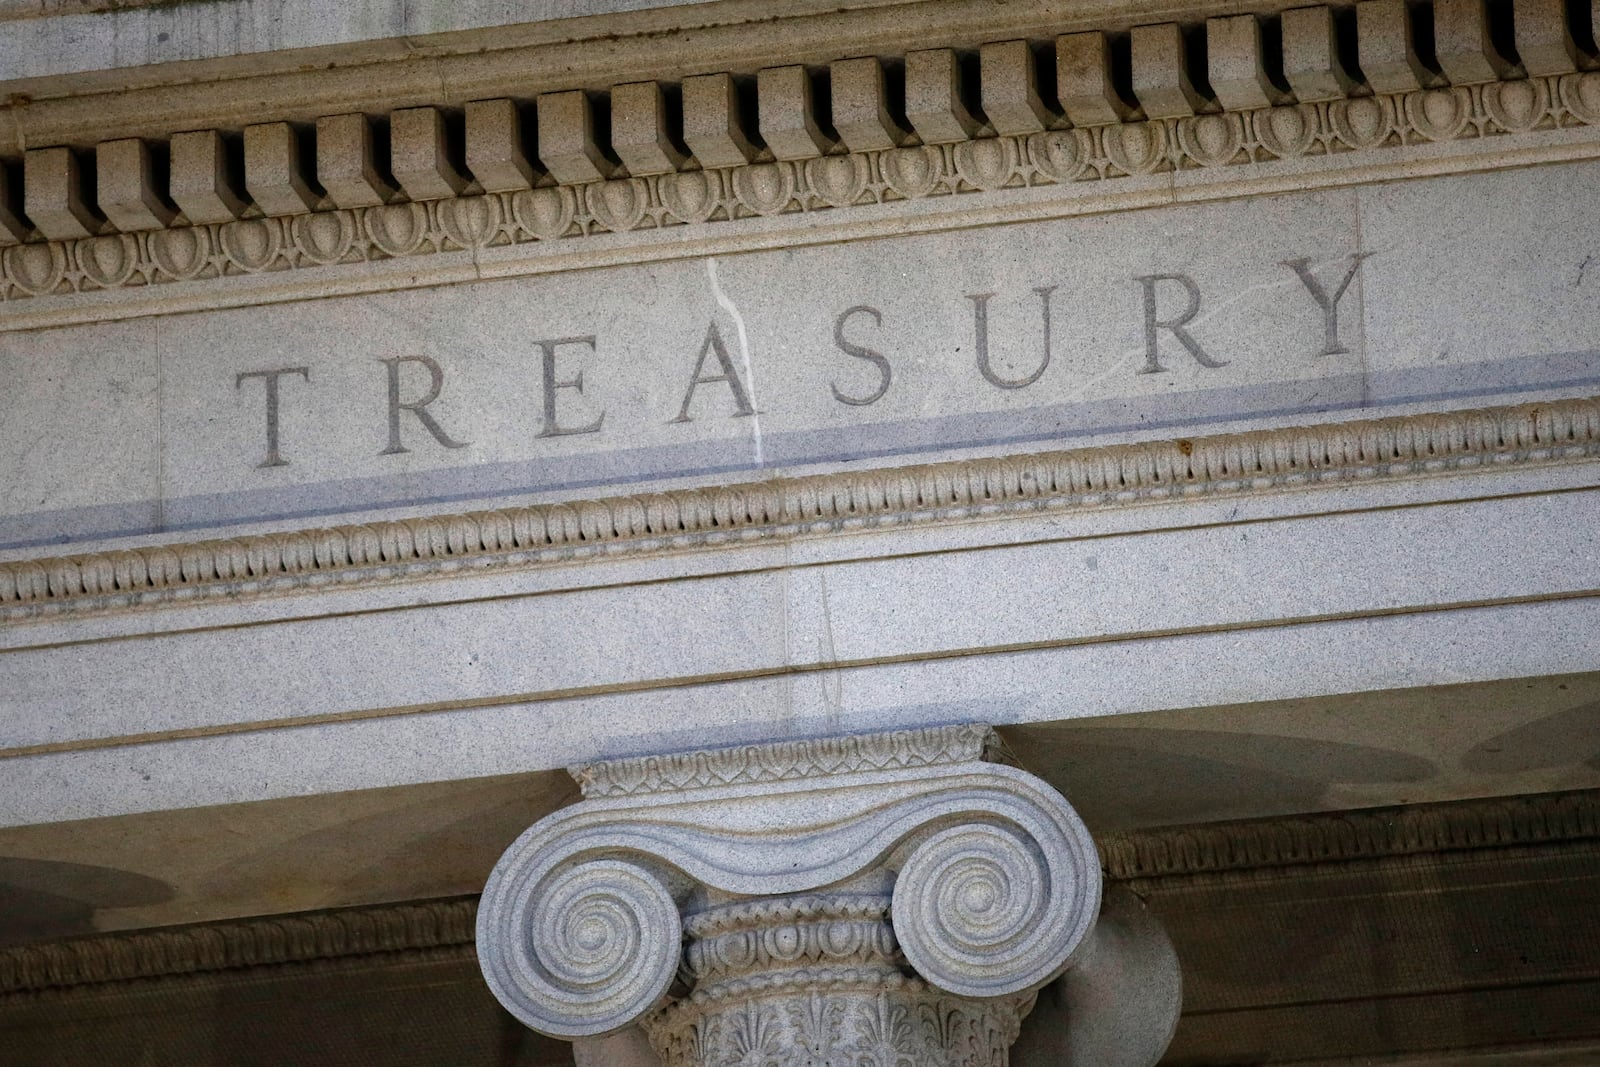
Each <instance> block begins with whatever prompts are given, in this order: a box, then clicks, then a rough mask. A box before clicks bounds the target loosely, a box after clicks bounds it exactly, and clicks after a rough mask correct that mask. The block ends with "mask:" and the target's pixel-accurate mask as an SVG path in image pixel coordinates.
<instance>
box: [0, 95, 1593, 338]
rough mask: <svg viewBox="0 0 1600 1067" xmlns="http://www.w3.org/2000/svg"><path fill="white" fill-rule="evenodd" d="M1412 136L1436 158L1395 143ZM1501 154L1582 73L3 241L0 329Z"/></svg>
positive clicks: (1473, 163) (1555, 144)
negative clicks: (867, 224) (878, 219)
mask: <svg viewBox="0 0 1600 1067" xmlns="http://www.w3.org/2000/svg"><path fill="white" fill-rule="evenodd" d="M1429 148H1449V149H1450V150H1451V152H1452V155H1451V158H1449V159H1448V160H1445V159H1429V158H1415V159H1413V157H1414V156H1417V154H1418V153H1423V154H1424V155H1425V154H1426V152H1427V150H1428V149H1429ZM1519 149H1528V150H1530V151H1535V152H1536V153H1543V156H1542V157H1541V158H1562V159H1576V158H1596V157H1600V72H1593V71H1591V72H1583V73H1576V72H1575V73H1569V74H1563V75H1551V76H1546V77H1541V78H1529V79H1525V80H1516V81H1500V82H1489V83H1487V84H1483V85H1470V86H1459V87H1452V88H1434V89H1423V90H1417V91H1413V92H1408V93H1392V94H1387V95H1374V96H1360V97H1354V98H1350V99H1339V100H1332V101H1318V102H1315V103H1301V104H1290V105H1283V106H1276V107H1263V108H1255V109H1244V110H1237V111H1224V112H1220V113H1211V114H1198V115H1189V116H1184V117H1180V118H1165V119H1159V120H1157V119H1151V120H1144V121H1138V122H1126V123H1121V124H1115V125H1104V126H1089V127H1078V128H1073V129H1062V130H1040V131H1038V132H1034V133H1029V134H1015V135H1002V136H992V137H983V138H979V139H974V140H965V141H959V142H955V143H948V144H934V145H913V146H909V147H899V148H887V149H877V150H865V151H856V152H845V153H843V154H829V155H819V156H816V157H815V158H811V159H801V160H776V161H771V162H756V163H750V164H746V165H743V166H734V167H728V168H723V169H709V170H684V171H674V172H671V173H666V174H659V175H657V174H652V175H648V176H645V177H633V178H613V179H609V180H599V181H590V182H584V183H577V184H567V185H554V186H537V187H533V188H528V189H521V190H517V191H507V192H497V193H477V194H474V195H460V196H450V197H445V198H442V199H437V200H427V201H411V202H403V201H402V202H394V203H386V204H378V205H375V206H369V207H349V208H340V209H334V210H318V211H312V212H309V213H304V214H296V215H290V216H283V217H262V218H243V219H239V220H236V221H231V222H223V223H214V224H208V225H195V226H187V225H185V226H168V227H165V228H154V229H150V230H147V231H140V232H129V233H107V234H102V235H99V236H90V237H81V238H78V239H70V240H52V241H35V242H29V243H23V244H16V245H11V246H9V247H6V248H3V249H0V330H3V329H12V330H14V329H29V328H37V327H41V326H46V325H53V324H60V323H67V322H87V321H108V320H114V319H120V318H127V317H134V316H139V315H148V314H157V313H163V312H170V311H174V310H187V309H191V307H201V306H209V307H223V306H239V305H248V304H254V303H263V302H276V301H284V300H293V299H299V298H305V297H311V296H328V295H337V294H339V293H353V292H365V291H370V290H372V289H374V288H385V289H389V288H409V287H417V286H426V285H432V284H444V283H450V282H459V281H463V280H469V279H472V278H476V277H483V276H496V277H509V276H516V275H519V274H532V273H543V272H549V271H552V270H562V269H569V268H575V267H590V266H596V265H600V264H603V263H607V262H619V263H620V262H630V261H632V260H633V259H636V258H637V257H638V255H639V254H640V253H641V252H644V253H648V254H649V258H662V257H663V256H667V257H683V256H689V255H697V254H702V253H703V252H704V251H705V249H704V248H702V247H700V246H699V245H697V244H696V240H695V239H694V238H691V237H690V235H691V234H696V235H703V237H704V238H706V239H710V240H712V241H714V242H715V241H723V242H725V239H726V238H729V237H734V236H737V235H740V234H746V233H747V234H749V235H750V238H751V240H750V242H749V244H750V247H752V248H755V247H775V246H781V245H784V244H786V243H791V242H792V241H793V240H796V239H798V240H804V241H811V240H815V239H817V236H816V234H815V233H809V231H812V230H814V229H815V228H816V227H817V226H818V225H819V224H825V225H828V226H835V225H847V224H848V220H850V219H851V218H853V217H855V216H856V215H858V214H859V215H860V216H861V217H863V218H867V217H875V216H876V215H881V214H883V213H884V212H886V211H887V212H889V213H890V215H892V216H894V217H897V218H898V217H901V216H904V219H903V221H904V223H905V224H906V225H907V226H909V227H910V231H909V232H916V231H917V230H918V229H919V228H924V229H931V228H943V227H946V226H949V225H954V224H957V222H959V220H956V219H949V218H944V217H942V215H941V213H939V212H937V211H930V212H924V211H921V210H920V209H921V208H927V207H929V206H930V205H934V204H936V203H938V202H939V201H940V198H943V197H955V198H957V199H961V198H970V203H971V204H972V206H973V210H978V211H984V212H988V211H999V212H1001V213H1002V214H1003V213H1004V212H1006V211H1007V210H1011V209H1015V208H1019V207H1021V208H1025V209H1026V214H1027V215H1028V216H1029V217H1051V216H1056V217H1060V216H1070V215H1075V214H1083V213H1096V212H1104V211H1108V210H1116V209H1119V208H1122V207H1142V206H1151V205H1155V204H1161V203H1168V202H1172V201H1173V200H1175V199H1183V200H1201V199H1221V198H1228V197H1234V196H1240V195H1246V194H1252V193H1256V192H1260V191H1262V188H1263V183H1266V185H1268V186H1271V185H1273V184H1274V182H1276V185H1278V186H1281V187H1282V189H1284V190H1288V189H1293V188H1301V187H1312V186H1318V185H1327V184H1355V183H1361V182H1364V181H1375V180H1390V179H1392V178H1394V177H1396V176H1402V175H1396V174H1394V173H1391V170H1390V168H1389V166H1388V164H1389V162H1390V161H1391V160H1394V159H1397V158H1403V159H1405V160H1406V161H1407V163H1408V164H1410V163H1415V164H1416V167H1415V169H1416V171H1417V172H1418V173H1446V172H1452V171H1462V170H1473V169H1484V168H1489V167H1498V166H1505V165H1511V164H1515V163H1517V162H1519V160H1518V159H1517V158H1516V155H1517V152H1518V151H1519ZM1526 161H1527V160H1521V162H1526ZM1152 178H1155V179H1165V180H1161V181H1159V182H1158V183H1157V184H1151V183H1150V181H1149V179H1152ZM1130 179H1131V180H1130ZM1140 179H1144V181H1143V182H1142V183H1141V181H1140ZM1124 196H1126V197H1127V199H1126V202H1123V201H1122V199H1121V198H1123V197H1124ZM952 203H953V201H952ZM897 205H899V206H901V207H903V208H905V210H901V207H897ZM913 208H915V209H917V210H914V209H913ZM825 213H834V214H832V215H827V214H825ZM962 213H963V212H956V213H955V214H958V215H959V214H962ZM819 214H822V215H824V217H822V218H818V217H817V216H818V215H819ZM944 214H949V213H948V212H946V213H944ZM965 224H966V225H971V224H973V222H972V221H970V220H968V221H967V222H966V223H965ZM901 229H902V231H904V230H905V227H904V226H903V227H901ZM657 245H661V247H659V248H658V247H656V246H657ZM708 247H709V246H708ZM386 264H390V266H387V267H386V266H385V265H386Z"/></svg>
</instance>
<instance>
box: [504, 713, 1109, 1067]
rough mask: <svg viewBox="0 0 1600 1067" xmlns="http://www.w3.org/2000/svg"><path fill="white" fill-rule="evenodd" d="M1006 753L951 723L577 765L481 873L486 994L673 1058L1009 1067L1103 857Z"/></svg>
mask: <svg viewBox="0 0 1600 1067" xmlns="http://www.w3.org/2000/svg"><path fill="white" fill-rule="evenodd" d="M997 757H1003V750H1002V749H1001V748H1000V746H999V744H998V741H997V739H996V738H995V736H994V734H993V731H991V730H989V729H988V728H987V727H981V726H973V725H964V726H949V727H932V728H926V729H921V730H903V731H896V732H891V733H883V734H868V735H859V736H856V737H852V738H847V739H846V738H825V739H819V740H811V741H786V742H780V743H774V744H768V745H746V746H742V747H738V748H730V749H723V750H717V751H707V752H699V753H688V754H684V755H678V756H669V757H648V758H644V759H630V760H617V761H609V762H607V763H601V764H596V765H591V766H589V767H585V768H582V769H581V770H579V771H577V772H575V776H576V777H578V778H579V780H580V782H582V783H583V784H584V786H585V794H586V795H585V799H584V800H583V801H581V802H580V803H578V804H576V805H574V806H573V807H571V808H568V809H566V810H564V811H561V812H558V813H556V814H555V815H552V816H550V817H548V818H546V819H545V820H543V821H542V822H540V823H539V824H537V825H535V826H534V827H532V828H530V829H529V830H528V832H526V833H525V834H523V835H522V837H521V838H519V839H518V840H517V842H516V843H514V844H513V845H512V846H511V848H509V849H508V850H507V851H506V854H505V855H504V856H502V857H501V859H500V862H499V863H498V864H497V865H496V867H495V870H494V873H493V874H492V875H491V876H490V879H489V883H488V885H487V887H486V888H485V890H484V895H483V899H482V903H481V905H480V910H479V913H478V953H479V957H480V960H481V962H482V966H483V971H484V974H485V976H486V978H487V979H488V983H489V987H490V989H491V990H493V992H494V993H495V995H496V996H497V997H498V998H499V999H500V1001H501V1003H503V1004H504V1005H505V1006H506V1008H507V1009H508V1010H509V1011H510V1012H511V1013H512V1014H513V1015H515V1016H516V1017H517V1018H519V1019H521V1020H522V1021H523V1022H524V1023H526V1024H527V1025H529V1026H531V1027H533V1028H535V1029H538V1030H541V1031H543V1032H545V1033H548V1034H553V1035H556V1036H560V1037H569V1038H572V1037H583V1036H595V1035H602V1034H607V1033H610V1032H612V1031H615V1030H618V1029H620V1028H622V1027H624V1026H628V1025H631V1024H634V1023H638V1024H639V1025H641V1026H643V1028H644V1030H645V1032H646V1033H647V1034H648V1035H649V1037H650V1039H651V1041H652V1043H653V1044H654V1045H655V1047H656V1048H657V1050H658V1052H659V1053H660V1054H661V1056H662V1057H663V1058H664V1060H665V1062H666V1063H667V1064H668V1065H671V1067H691V1065H693V1067H712V1065H718V1067H721V1065H726V1064H739V1065H746V1064H748V1065H752V1067H790V1065H793V1067H801V1065H808V1067H865V1065H882V1067H927V1065H932V1067H1003V1065H1004V1064H1005V1062H1006V1050H1007V1048H1008V1047H1009V1046H1010V1045H1011V1043H1012V1042H1013V1041H1014V1040H1015V1038H1016V1036H1017V1033H1018V1027H1019V1025H1020V1020H1021V1018H1022V1016H1023V1015H1024V1014H1025V1013H1026V1011H1027V1009H1028V1008H1029V1007H1030V1006H1031V1005H1032V1002H1033V998H1034V996H1035V995H1036V994H1037V992H1038V990H1039V989H1040V988H1041V987H1043V986H1044V985H1045V984H1046V983H1048V982H1049V981H1051V980H1052V979H1053V978H1055V977H1056V976H1057V975H1059V974H1060V973H1061V972H1062V971H1063V970H1065V969H1066V968H1068V967H1069V966H1070V965H1071V962H1072V960H1073V954H1074V952H1075V951H1076V950H1077V949H1078V948H1079V947H1080V946H1081V945H1084V944H1087V943H1088V940H1087V938H1088V934H1089V932H1090V929H1091V928H1092V926H1093V924H1094V921H1095V917H1096V915H1097V913H1098V911H1099V906H1100V888H1101V872H1100V862H1099V857H1098V854H1097V852H1096V850H1095V847H1094V843H1093V841H1092V840H1091V838H1090V837H1089V834H1088V831H1087V829H1086V828H1085V827H1084V826H1083V823H1082V821H1081V820H1080V819H1079V818H1078V816H1077V815H1076V813H1075V812H1073V810H1072V808H1071V807H1070V806H1069V805H1068V804H1067V803H1066V801H1065V800H1064V799H1062V797H1061V795H1060V794H1059V793H1057V792H1055V791H1054V790H1053V789H1051V788H1050V787H1049V786H1048V785H1046V784H1045V783H1044V782H1042V781H1040V780H1039V779H1037V778H1035V777H1033V776H1032V775H1030V774H1027V773H1026V772H1024V771H1021V770H1019V769H1017V768H1015V767H1012V766H1008V765H1006V764H1003V763H1000V762H995V761H994V760H995V759H996V758H997ZM685 916H686V917H685ZM685 938H686V939H687V941H686V943H685ZM675 980H676V981H675Z"/></svg>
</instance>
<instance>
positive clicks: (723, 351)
mask: <svg viewBox="0 0 1600 1067" xmlns="http://www.w3.org/2000/svg"><path fill="white" fill-rule="evenodd" d="M713 354H714V355H715V356H716V357H717V364H718V365H719V366H720V367H721V368H722V373H721V374H713V375H711V376H710V377H709V378H703V377H701V376H700V372H701V371H703V370H704V369H705V366H706V356H708V355H713ZM711 382H727V383H728V389H729V390H730V391H731V392H732V393H733V403H734V406H735V407H737V408H738V409H739V410H737V411H735V412H734V413H733V414H734V417H735V418H737V417H738V416H740V415H754V414H755V413H756V409H755V408H753V407H751V406H750V397H749V395H748V394H747V393H745V391H744V382H742V381H740V380H739V372H738V371H737V370H735V369H734V366H733V360H732V359H730V358H729V357H728V346H727V345H725V344H723V343H722V334H721V333H720V332H719V331H718V330H717V324H716V323H715V322H713V323H712V324H711V327H710V329H708V330H706V343H705V344H703V345H701V346H700V358H699V359H697V360H695V364H694V377H693V378H691V379H690V380H689V391H688V392H687V393H684V394H683V407H681V408H679V409H678V417H677V418H675V419H670V420H668V421H669V422H691V421H693V420H692V419H690V417H689V403H690V402H691V401H692V400H694V391H695V388H696V387H697V386H701V385H709V384H710V383H711Z"/></svg>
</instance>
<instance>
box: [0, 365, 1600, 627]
mask: <svg viewBox="0 0 1600 1067" xmlns="http://www.w3.org/2000/svg"><path fill="white" fill-rule="evenodd" d="M1596 457H1600V398H1595V397H1589V398H1582V399H1574V400H1562V401H1551V402H1548V403H1541V404H1523V405H1516V406H1510V407H1494V408H1482V409H1472V410H1463V411H1453V412H1446V413H1440V414H1425V415H1407V416H1396V417H1392V418H1383V419H1370V420H1359V421H1351V422H1343V423H1329V424H1324V425H1317V426H1308V427H1294V428H1288V429H1277V430H1255V431H1247V432H1242V433H1235V434H1219V435H1215V436H1210V437H1198V438H1194V439H1179V440H1175V441H1158V442H1149V443H1138V444H1127V445H1116V446H1111V447H1103V448H1086V449H1075V450H1070V451H1060V452H1044V453H1037V454H1032V455H1021V456H1009V457H1003V458H997V459H980V460H964V461H952V462H945V463H934V464H925V465H918V466H910V467H898V468H887V469H879V470H869V471H861V472H856V473H845V474H823V475H809V476H801V477H791V478H778V479H773V480H770V481H765V482H747V483H737V484H733V485H724V486H716V487H710V488H704V489H680V490H672V491H667V492H662V493H654V494H649V495H641V496H621V497H608V498H603V499H597V500H587V501H574V502H570V503H556V504H537V505H531V506H528V507H522V508H509V509H500V510H492V511H477V512H468V513H464V514H454V515H435V516H428V517H425V518H416V519H405V520H397V521H391V522H374V523H365V524H356V525H348V526H333V527H326V528H321V529H306V530H295V531H289V532H284V533H267V534H259V535H253V536H248V537H240V538H234V539H227V540H210V541H198V542H191V543H187V544H170V545H155V546H148V547H140V548H134V549H127V550H123V551H111V552H101V553H93V554H86V555H74V556H54V557H41V558H35V559H26V560H16V561H11V562H6V563H0V622H4V621H17V620H22V619H42V618H48V617H52V616H56V615H60V614H62V613H81V612H105V611H119V610H127V609H132V608H145V607H154V606H158V605H162V604H192V603H195V602H197V601H201V600H205V599H208V598H227V599H230V600H237V599H239V598H241V597H251V596H261V595H276V594H280V593H285V592H290V591H294V590H300V589H326V588H334V587H340V588H348V587H354V586H360V585H373V584H385V583H392V582H396V581H403V580H412V579H418V578H424V577H433V576H439V575H450V574H461V573H472V572H482V571H483V570H485V569H487V568H500V567H528V566H537V565H542V564H551V563H569V562H573V561H576V560H585V559H595V558H603V557H606V556H613V555H616V554H630V555H639V554H644V555H648V554H654V553H661V552H670V551H680V550H693V549H703V548H709V547H715V546H717V545H724V544H734V543H746V542H753V541H758V540H766V539H772V538H789V537H798V536H808V535H819V534H827V533H835V532H844V531H854V530H862V529H870V528H883V527H891V526H897V525H901V524H908V523H926V522H954V521H963V520H969V519H978V518H989V517H996V516H1000V515H1004V514H1009V513H1038V512H1041V511H1045V512H1049V511H1061V510H1076V509H1085V508H1097V509H1099V508H1114V507H1123V506H1128V505H1132V504H1139V503H1149V502H1160V501H1170V500H1183V499H1188V498H1192V497H1194V496H1197V495H1201V494H1218V493H1254V492H1263V491H1278V490H1284V489H1292V488H1305V487H1313V486H1318V485H1326V484H1343V483H1348V482H1352V481H1373V480H1379V479H1392V478H1410V477H1416V476H1425V475H1432V474H1440V473H1454V472H1458V471H1463V470H1473V469H1481V468H1490V467H1493V468H1497V469H1499V468H1505V467H1507V466H1512V465H1524V464H1549V463H1562V462H1579V461H1585V460H1591V459H1594V458H1596Z"/></svg>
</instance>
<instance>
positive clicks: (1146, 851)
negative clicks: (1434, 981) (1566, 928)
mask: <svg viewBox="0 0 1600 1067" xmlns="http://www.w3.org/2000/svg"><path fill="white" fill-rule="evenodd" d="M1579 841H1600V790H1587V791H1582V792H1573V793H1552V794H1546V795H1542V796H1524V797H1508V798H1503V799H1492V800H1475V801H1469V802H1463V803H1451V804H1431V805H1418V806H1415V807H1406V808H1388V809H1369V810H1363V811H1352V812H1342V813H1339V814H1325V815H1308V816H1303V817H1300V818H1280V819H1261V820H1253V821H1249V822H1235V823H1218V824H1215V825H1199V826H1187V827H1178V828H1173V829H1170V830H1162V831H1143V830H1141V831H1133V832H1129V833H1122V834H1108V835H1105V836H1102V837H1101V838H1100V842H1099V843H1100V849H1101V855H1102V858H1103V860H1104V862H1105V865H1106V872H1107V875H1108V876H1109V877H1111V878H1114V879H1117V880H1119V881H1131V880H1134V879H1141V878H1162V877H1186V876H1193V875H1198V874H1207V873H1220V872H1226V871H1262V870H1267V869H1271V868H1281V867H1299V866H1306V865H1309V864H1322V863H1330V862H1342V861H1350V860H1372V859H1384V858H1390V857H1404V856H1420V855H1432V854H1438V853H1443V852H1460V851H1471V850H1476V849H1492V848H1518V847H1528V846H1533V845H1543V844H1552V843H1557V842H1579Z"/></svg>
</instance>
